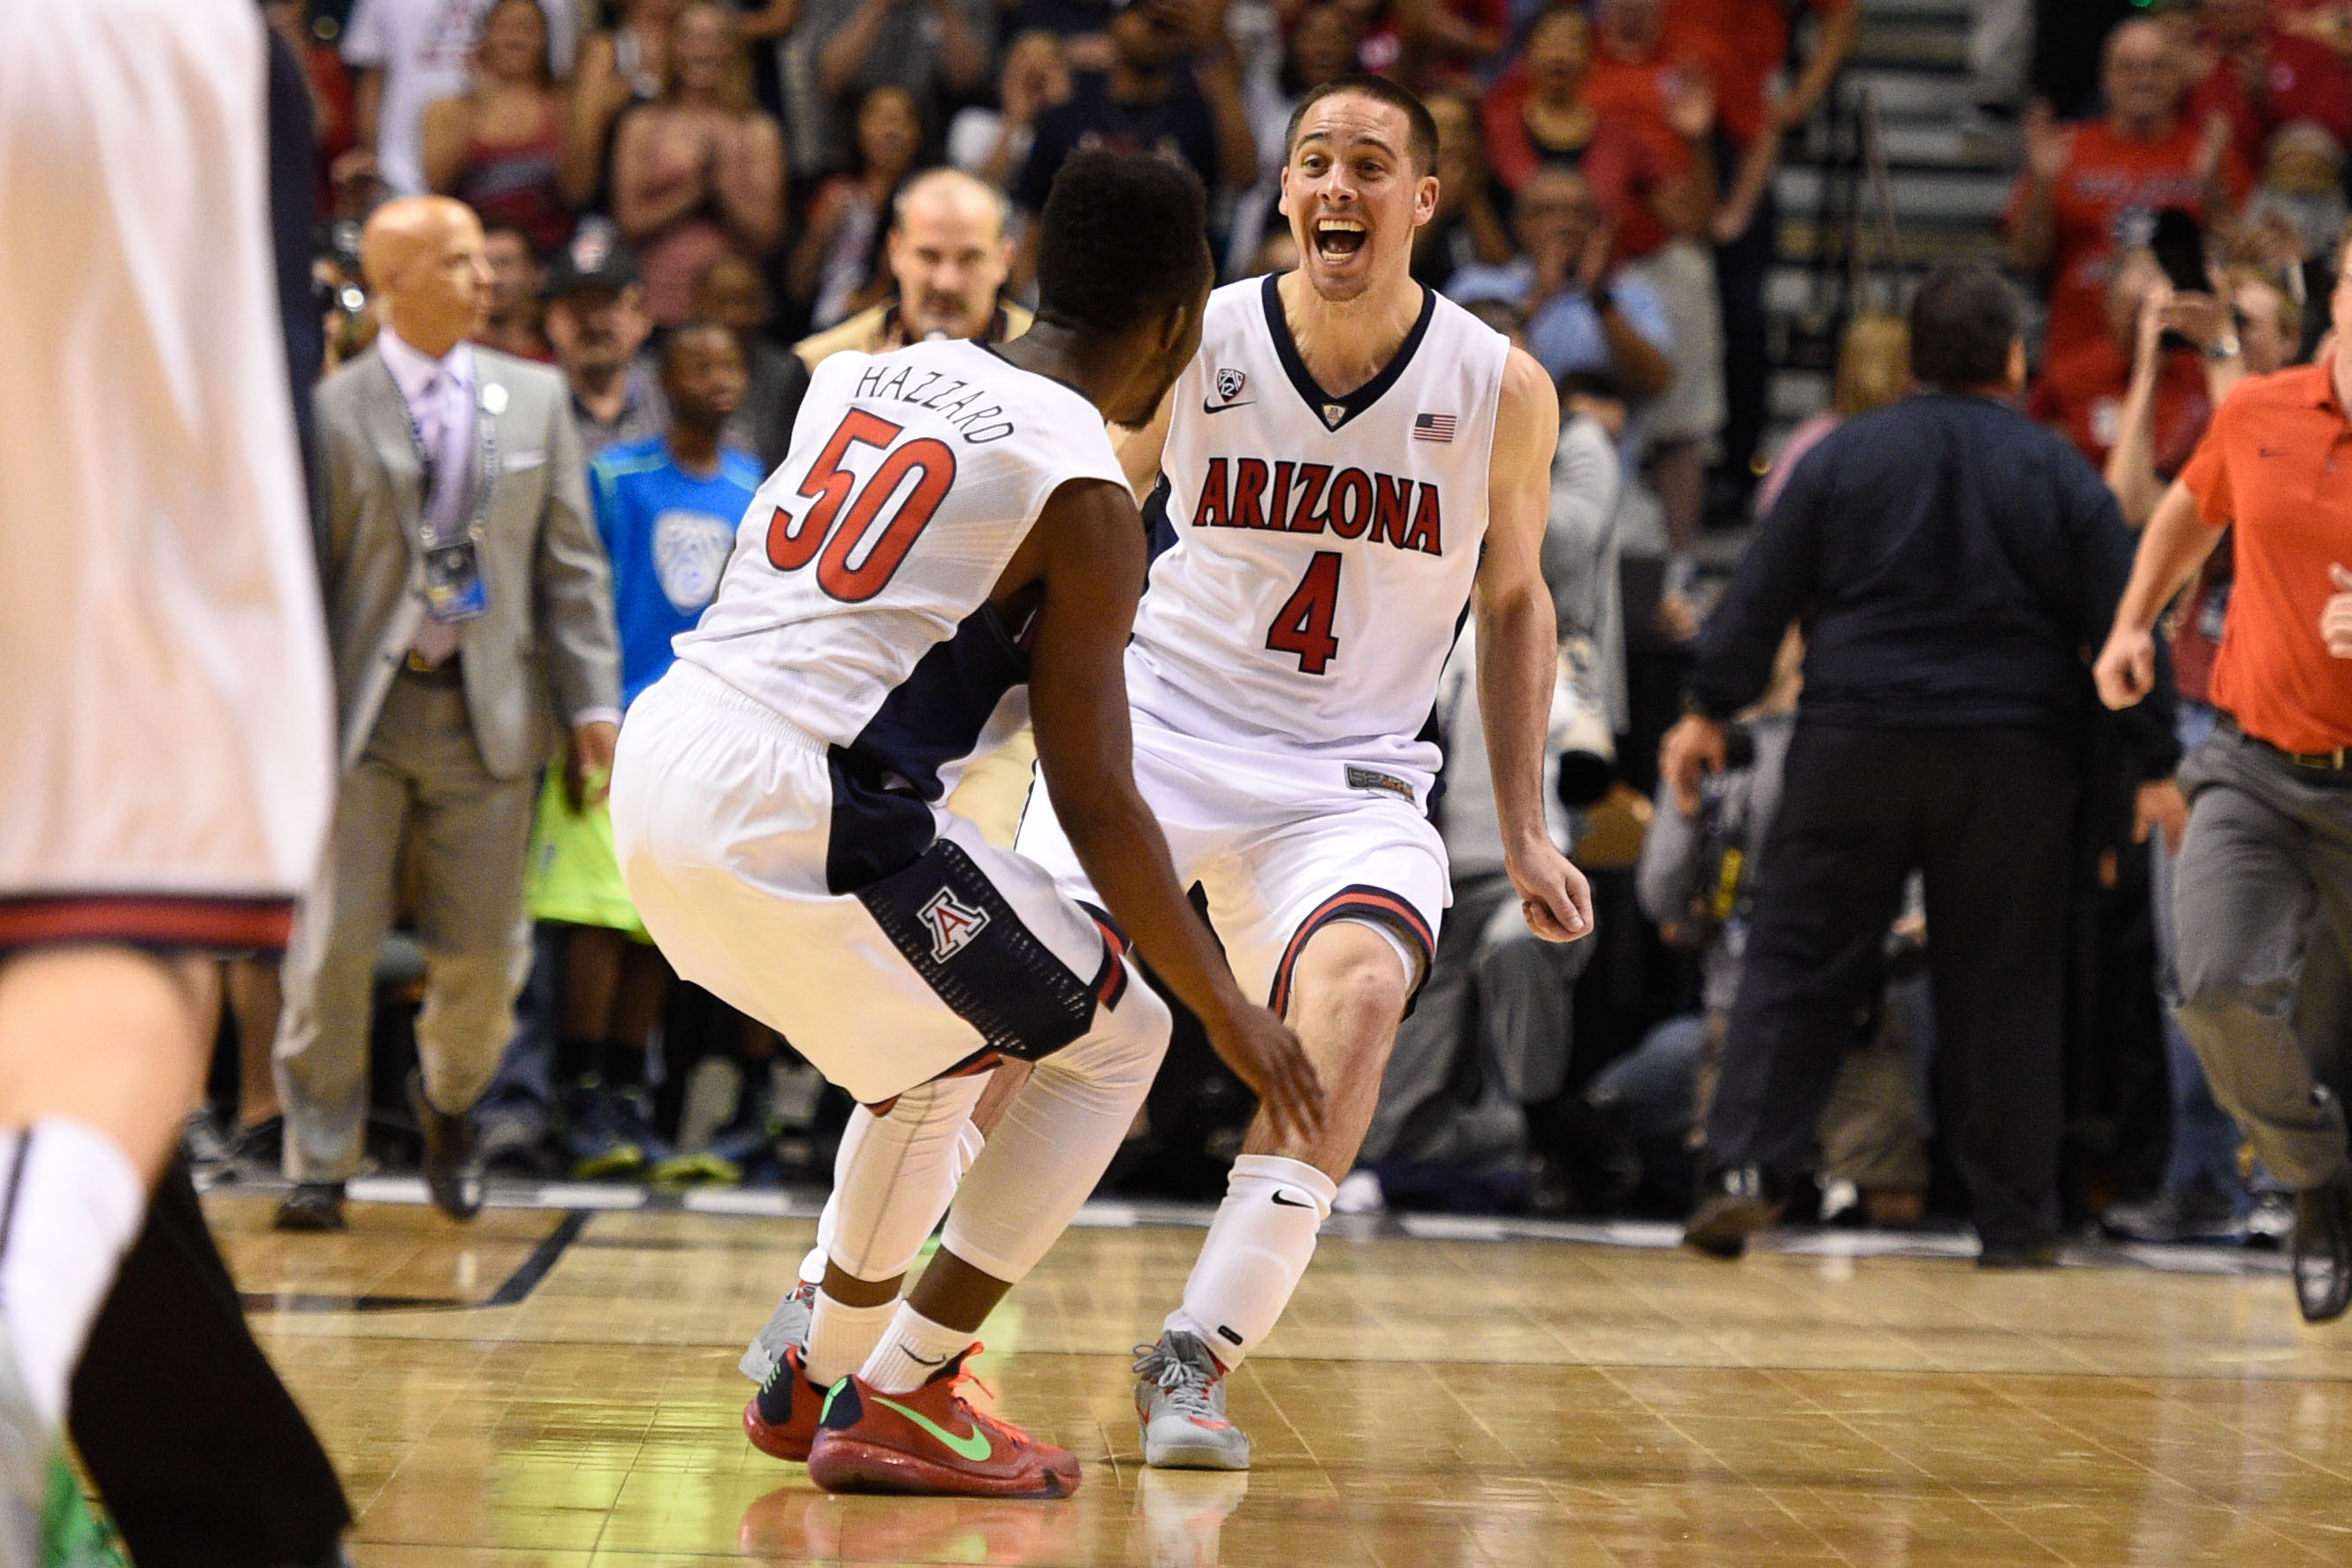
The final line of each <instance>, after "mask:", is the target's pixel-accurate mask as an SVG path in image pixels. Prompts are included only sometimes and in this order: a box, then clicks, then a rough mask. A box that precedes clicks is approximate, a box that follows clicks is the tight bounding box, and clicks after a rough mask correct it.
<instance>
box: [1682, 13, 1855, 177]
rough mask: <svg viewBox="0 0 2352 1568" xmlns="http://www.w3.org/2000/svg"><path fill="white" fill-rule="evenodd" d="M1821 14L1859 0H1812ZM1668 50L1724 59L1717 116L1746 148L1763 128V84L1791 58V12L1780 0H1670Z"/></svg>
mask: <svg viewBox="0 0 2352 1568" xmlns="http://www.w3.org/2000/svg"><path fill="white" fill-rule="evenodd" d="M1853 4H1854V0H1811V5H1812V7H1813V9H1814V10H1815V11H1816V12H1819V13H1820V14H1822V16H1827V15H1829V14H1830V13H1831V12H1832V11H1850V10H1852V9H1853ZM1666 53H1668V54H1669V55H1673V56H1675V57H1676V58H1707V59H1713V60H1716V61H1719V62H1720V65H1721V74H1720V75H1718V76H1717V78H1716V81H1715V106H1716V115H1717V118H1718V119H1719V120H1720V121H1722V123H1723V129H1724V131H1725V132H1726V133H1727V135H1729V136H1730V138H1731V139H1732V140H1733V141H1734V142H1738V143H1739V145H1741V146H1742V147H1745V146H1747V145H1748V143H1749V142H1753V141H1754V140H1756V137H1757V133H1758V132H1761V131H1762V130H1763V129H1764V119H1765V98H1764V84H1765V83H1766V82H1768V81H1770V80H1771V79H1772V74H1773V73H1774V72H1775V71H1777V70H1779V69H1780V67H1781V65H1782V63H1783V62H1785V61H1786V60H1787V59H1788V58H1789V14H1788V12H1787V11H1786V10H1784V9H1782V7H1781V0H1668V3H1667V5H1666Z"/></svg>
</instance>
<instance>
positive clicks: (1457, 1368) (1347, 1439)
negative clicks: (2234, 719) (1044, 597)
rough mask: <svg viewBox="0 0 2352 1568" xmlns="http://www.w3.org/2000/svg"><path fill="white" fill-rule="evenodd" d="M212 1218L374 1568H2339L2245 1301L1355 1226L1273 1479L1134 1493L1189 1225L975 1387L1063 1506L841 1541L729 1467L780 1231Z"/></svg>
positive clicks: (1571, 1237) (2285, 1307) (1066, 1271)
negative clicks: (1062, 1450) (1144, 1412)
mask: <svg viewBox="0 0 2352 1568" xmlns="http://www.w3.org/2000/svg"><path fill="white" fill-rule="evenodd" d="M380 1195H382V1196H385V1197H394V1198H396V1197H400V1196H404V1194H403V1193H402V1192H400V1191H398V1190H396V1189H395V1190H390V1191H387V1192H385V1193H383V1194H380ZM557 1196H559V1197H560V1196H562V1194H557ZM755 1199H756V1200H758V1201H752V1200H755ZM208 1206H209V1208H210V1212H211V1214H212V1215H213V1218H214V1221H215V1225H216V1226H218V1227H219V1229H220V1230H221V1232H222V1239H223V1245H224V1247H225V1248H226V1251H227V1252H228V1255H229V1258H230V1261H231V1265H232V1267H233V1268H235V1269H236V1273H237V1277H238V1279H239V1281H240V1283H241V1284H242V1285H243V1287H244V1289H246V1291H247V1302H248V1305H249V1307H251V1308H252V1309H253V1310H254V1312H255V1318H254V1321H255V1324H256V1328H257V1331H258V1332H259V1333H260V1335H261V1336H262V1339H263V1342H264V1343H265V1344H266V1345H268V1348H269V1349H270V1351H271V1352H272V1353H273V1354H274V1355H276V1356H277V1357H278V1361H279V1363H280V1364H281V1365H282V1366H283V1367H284V1368H285V1370H286V1373H287V1376H288V1380H289V1383H290V1384H292V1385H293V1387H294V1389H295V1391H296V1393H297V1394H299V1396H300V1397H301V1399H302V1401H303V1403H304V1405H306V1406H307V1407H308V1408H309V1410H310V1413H311V1415H312V1417H313V1419H314V1420H315V1421H316V1422H317V1423H318V1425H319V1426H320V1433H321V1436H323V1437H324V1438H325V1439H326V1442H327V1445H328V1447H329V1449H330V1451H331V1452H332V1453H333V1454H334V1456H335V1458H336V1459H337V1461H338V1463H339V1464H340V1465H341V1467H342V1469H343V1474H344V1478H345V1481H346V1484H347V1486H348V1488H349V1489H350V1492H351V1497H352V1505H353V1508H354V1509H355V1510H357V1512H358V1515H359V1521H358V1524H357V1526H356V1529H355V1531H354V1537H353V1555H354V1557H355V1558H356V1560H357V1561H358V1562H359V1563H361V1564H362V1568H394V1565H398V1568H425V1565H428V1564H429V1565H431V1568H464V1565H471V1564H481V1565H491V1564H497V1565H500V1568H519V1565H523V1564H548V1565H558V1564H560V1565H563V1568H583V1565H586V1564H592V1563H593V1564H609V1565H612V1568H650V1565H653V1564H656V1563H658V1564H664V1565H670V1564H678V1565H684V1564H702V1563H722V1562H743V1561H752V1562H761V1563H1034V1564H1072V1565H1078V1564H1087V1565H1095V1564H1115V1563H1118V1564H1123V1563H1139V1564H1142V1563H1149V1564H1162V1563H1165V1564H1184V1565H1188V1568H1190V1565H1194V1564H1210V1563H1227V1564H1234V1565H1241V1564H1271V1565H1278V1568H1310V1565H1320V1564H1326V1563H1334V1564H1336V1563H1382V1564H1398V1565H1405V1564H1412V1565H1420V1564H1432V1563H1444V1564H1449V1565H1450V1564H1489V1563H1496V1564H1502V1563H1508V1564H1518V1563H1525V1564H1529V1565H1535V1564H1542V1565H1546V1568H1553V1565H1559V1564H1585V1563H1591V1564H1609V1563H1659V1564H1664V1563H1727V1564H1729V1563H1738V1564H1742V1565H1752V1568H1770V1565H1774V1564H1781V1563H1857V1564H1864V1563H1867V1564H1882V1563H1906V1564H1916V1565H1923V1568H1925V1565H1940V1564H1969V1565H1971V1568H1982V1565H2003V1564H2010V1563H2083V1564H2102V1565H2104V1564H2114V1563H2148V1564H2166V1565H2169V1564H2175V1563H2203V1562H2213V1563H2265V1564H2267V1563H2346V1562H2352V1535H2348V1534H2347V1533H2346V1528H2345V1519H2346V1513H2345V1507H2344V1502H2345V1499H2346V1497H2347V1495H2352V1494H2347V1488H2352V1335H2347V1334H2345V1333H2341V1332H2335V1333H2331V1332H2329V1331H2315V1330H2310V1329H2306V1328H2305V1327H2304V1326H2303V1325H2302V1324H2301V1323H2300V1322H2299V1321H2297V1320H2296V1318H2295V1314H2294V1305H2293V1302H2292V1301H2291V1300H2290V1299H2289V1294H2288V1289H2287V1284H2286V1281H2285V1280H2284V1278H2283V1277H2281V1275H2280V1273H2279V1272H2278V1269H2277V1266H2276V1265H2275V1263H2272V1262H2264V1261H2259V1260H2257V1261H2253V1262H2252V1263H2249V1264H2246V1265H2244V1266H2240V1265H2239V1264H2237V1263H2236V1262H2233V1261H2225V1258H2226V1255H2216V1254H2182V1255H2179V1256H2175V1255H2173V1254H2169V1253H2149V1254H2138V1255H2132V1254H2124V1253H2119V1252H2105V1251H2101V1252H2084V1253H2082V1254H2078V1255H2076V1257H2075V1261H2077V1262H2078V1263H2080V1264H2082V1265H2084V1266H2081V1267H2074V1268H2065V1269H2062V1270H2059V1271H2057V1272H2055V1273H2048V1274H2032V1275H2016V1274H1980V1273H1979V1272H1978V1271H1977V1270H1976V1269H1975V1268H1973V1267H1972V1266H1971V1265H1970V1264H1969V1261H1968V1260H1967V1258H1966V1257H1965V1256H1964V1255H1965V1253H1966V1251H1967V1247H1966V1245H1965V1243H1964V1242H1961V1241H1958V1240H1957V1239H1952V1238H1943V1239H1938V1238H1935V1237H1928V1238H1925V1239H1924V1240H1919V1239H1911V1240H1906V1241H1903V1242H1900V1243H1895V1242H1891V1241H1885V1240H1880V1239H1874V1238H1870V1237H1860V1238H1855V1237H1799V1238H1796V1239H1795V1246H1797V1247H1801V1248H1804V1250H1785V1249H1782V1250H1773V1251H1768V1252H1764V1253H1760V1254H1759V1255H1756V1256H1753V1257H1751V1258H1748V1260H1747V1261H1745V1262H1742V1263H1739V1264H1735V1265H1723V1264H1717V1263H1713V1262H1710V1261H1708V1260H1705V1259H1701V1258H1694V1257H1690V1256H1687V1255H1685V1254H1683V1253H1681V1252H1679V1251H1676V1250H1674V1249H1672V1248H1671V1247H1664V1246H1662V1245H1660V1244H1661V1243H1662V1242H1664V1241H1667V1240H1669V1239H1670V1238H1671V1232H1670V1231H1667V1230H1664V1229H1663V1228H1661V1227H1641V1226H1633V1227H1577V1226H1539V1225H1527V1224H1520V1223H1517V1222H1507V1221H1506V1222H1490V1221H1454V1220H1435V1219H1433V1220H1415V1221H1412V1222H1410V1223H1408V1224H1399V1223H1396V1222H1393V1221H1391V1222H1384V1223H1381V1224H1377V1225H1360V1226H1356V1227H1355V1233H1354V1234H1353V1235H1350V1234H1348V1233H1346V1232H1344V1231H1338V1232H1335V1234H1332V1235H1329V1236H1327V1237H1326V1239H1325V1242H1324V1245H1323V1247H1322V1249H1321V1251H1320V1252H1319V1253H1318V1257H1317V1259H1316V1264H1315V1268H1313V1270H1312V1271H1310V1273H1309V1274H1308V1276H1307V1282H1306V1284H1305V1286H1304V1287H1303V1288H1302V1289H1301V1290H1300V1293H1299V1296H1298V1299H1297V1303H1296V1304H1295V1305H1294V1307H1293V1309H1292V1311H1291V1313H1290V1315H1289V1316H1288V1317H1287V1318H1286V1320H1285V1321H1284V1323H1283V1326H1282V1327H1281V1329H1280V1330H1279V1331H1277V1332H1276V1335H1275V1337H1274V1339H1273V1341H1272V1342H1270V1343H1269V1344H1268V1345H1267V1346H1266V1348H1265V1350H1263V1351H1261V1352H1259V1353H1258V1354H1257V1355H1255V1356H1254V1357H1253V1358H1252V1359H1251V1361H1250V1362H1249V1363H1247V1364H1246V1365H1245V1366H1244V1369H1243V1371H1242V1372H1241V1373H1240V1374H1239V1375H1238V1376H1237V1377H1236V1379H1235V1387H1234V1394H1233V1398H1234V1413H1235V1415H1236V1416H1237V1417H1238V1418H1239V1419H1241V1420H1242V1421H1244V1423H1245V1424H1246V1425H1247V1426H1249V1429H1250V1431H1251V1435H1252V1436H1253V1438H1254V1439H1255V1447H1256V1455H1257V1461H1256V1468H1255V1469H1253V1470H1252V1471H1250V1472H1249V1473H1248V1474H1247V1475H1246V1476H1217V1475H1185V1474H1170V1473H1161V1472H1157V1471H1146V1470H1144V1469H1143V1468H1141V1467H1140V1466H1139V1463H1138V1462H1137V1444H1136V1433H1135V1426H1134V1420H1133V1417H1132V1415H1131V1406H1130V1405H1129V1380H1128V1377H1127V1364H1128V1360H1129V1346H1130V1345H1132V1344H1134V1343H1135V1342H1138V1341H1141V1340H1146V1339H1149V1338H1150V1335H1151V1332H1152V1331H1153V1330H1154V1329H1155V1328H1156V1326H1157V1323H1158V1319H1159V1316H1160V1312H1161V1311H1163V1310H1165V1307H1166V1304H1167V1302H1168V1301H1170V1300H1173V1299H1174V1296H1175V1294H1176V1292H1177V1290H1178V1289H1179V1287H1180V1285H1181V1280H1182V1279H1183V1275H1184V1271H1185V1269H1186V1268H1188V1267H1189V1265H1190V1263H1191V1261H1192V1252H1193V1249H1194V1247H1196V1246H1197V1244H1198V1232H1197V1229H1194V1228H1192V1226H1190V1225H1187V1224H1185V1223H1183V1222H1184V1221H1186V1220H1188V1219H1192V1218H1194V1217H1195V1216H1192V1215H1190V1214H1189V1212H1188V1211H1181V1210H1177V1211H1160V1210H1154V1209H1152V1208H1150V1206H1149V1205H1144V1206H1142V1207H1124V1208H1123V1207H1119V1206H1113V1205H1106V1206H1105V1207H1104V1208H1101V1209H1097V1210H1096V1211H1095V1212H1094V1213H1093V1214H1092V1215H1090V1216H1089V1217H1090V1219H1091V1220H1092V1221H1093V1222H1094V1223H1092V1224H1089V1225H1087V1226H1081V1227H1080V1228H1077V1229H1074V1230H1073V1231H1072V1232H1071V1233H1070V1234H1069V1235H1068V1236H1067V1237H1065V1238H1064V1239H1063V1241H1062V1242H1061V1244H1060V1245H1059V1246H1058V1247H1055V1250H1054V1252H1053V1254H1052V1255H1051V1256H1050V1257H1049V1258H1047V1259H1046V1261H1045V1265H1044V1266H1043V1267H1042V1268H1040V1269H1039V1270H1038V1272H1037V1273H1036V1275H1034V1277H1033V1278H1032V1279H1031V1280H1030V1281H1029V1282H1028V1283H1027V1284H1026V1285H1024V1287H1023V1289H1020V1290H1018V1291H1016V1292H1015V1293H1014V1295H1013V1298H1012V1299H1011V1300H1010V1301H1008V1303H1007V1304H1006V1306H1005V1307H1004V1308H1003V1310H1000V1311H999V1312H998V1314H997V1315H996V1317H995V1318H994V1319H992V1321H990V1323H989V1325H988V1326H987V1328H986V1329H985V1330H983V1331H982V1337H983V1338H984V1339H985V1340H986V1341H987V1342H988V1346H989V1352H988V1353H987V1354H986V1355H985V1356H983V1357H982V1358H980V1361H979V1363H978V1370H979V1371H980V1373H982V1376H983V1377H985V1378H986V1379H987V1380H988V1381H989V1383H990V1384H992V1386H993V1387H994V1389H995V1390H996V1394H997V1401H996V1404H997V1408H999V1409H1000V1410H1002V1411H1003V1413H1004V1414H1005V1415H1007V1416H1008V1417H1009V1418H1011V1419H1013V1420H1014V1421H1016V1422H1018V1423H1020V1424H1022V1425H1023V1426H1027V1427H1029V1428H1030V1429H1032V1430H1034V1431H1036V1432H1037V1433H1039V1435H1041V1436H1047V1437H1050V1438H1052V1439H1054V1440H1055V1441H1057V1442H1060V1443H1064V1444H1066V1445H1068V1446H1069V1447H1071V1448H1073V1449H1074V1450H1075V1451H1076V1453H1077V1454H1078V1455H1079V1457H1080V1458H1082V1459H1084V1460H1085V1461H1086V1465H1087V1473H1086V1483H1085V1487H1084V1489H1083V1490H1081V1491H1080V1493H1079V1494H1078V1495H1077V1497H1076V1498H1075V1499H1073V1500H1070V1501H1068V1502H1066V1503H1015V1502H964V1501H952V1500H887V1499H870V1498H853V1499H840V1498H829V1497H826V1496H824V1494H822V1493H819V1492H817V1491H815V1490H814V1489H812V1488H811V1487H810V1486H809V1484H808V1482H807V1479H806V1478H805V1476H804V1475H803V1473H802V1472H801V1471H800V1470H799V1469H798V1468H797V1467H790V1466H784V1465H780V1464H777V1463H776V1462H774V1461H772V1460H770V1459H768V1458H764V1457H762V1456H761V1455H760V1454H758V1453H757V1452H755V1451H754V1450H752V1449H751V1447H750V1446H749V1444H747V1443H746V1442H745V1441H744V1440H743V1437H742V1436H741V1432H740V1426H739V1413H740V1409H741V1406H742V1404H743V1401H744V1399H745V1397H746V1396H747V1395H748V1394H749V1393H750V1384H747V1383H745V1382H744V1381H743V1379H742V1378H741V1377H740V1375H739V1374H738V1373H736V1371H735V1362H736V1358H737V1356H738V1355H739V1354H740V1352H741V1349H742V1345H743V1342H744V1340H745V1339H746V1338H747V1337H748V1335H749V1333H750V1331H751V1330H752V1329H754V1328H756V1327H757V1326H758V1325H759V1324H760V1323H761V1321H764V1319H765V1317H766V1315H767V1312H768V1310H769V1309H770V1307H771V1306H772V1305H773V1301H774V1297H775V1295H776V1292H777V1290H778V1289H779V1287H780V1286H781V1284H782V1282H783V1280H784V1279H785V1278H786V1277H787V1276H788V1274H789V1273H790V1271H791V1269H792V1267H793V1262H794V1260H795V1259H796V1258H798V1256H799V1254H800V1252H801V1251H802V1250H803V1249H804V1248H805V1247H807V1245H808V1242H809V1238H810V1237H811V1236H812V1234H813V1232H814V1220H813V1218H811V1217H806V1215H805V1212H802V1213H797V1214H795V1213H794V1212H793V1211H795V1210H796V1209H798V1210H802V1211H805V1209H806V1207H807V1206H808V1205H804V1204H795V1203H794V1202H793V1201H792V1200H784V1199H778V1198H775V1197H772V1196H770V1195H766V1194H747V1195H745V1198H744V1199H742V1200H739V1201H736V1202H733V1203H730V1204H720V1205H710V1206H713V1207H726V1208H732V1209H736V1210H745V1209H749V1210H752V1211H759V1210H761V1209H765V1210H767V1211H769V1212H767V1213H760V1212H751V1213H741V1212H736V1213H709V1212H694V1211H689V1210H687V1209H684V1208H681V1207H680V1206H678V1205H676V1204H675V1203H674V1202H661V1203H656V1204H650V1205H646V1206H643V1207H638V1208H635V1209H604V1210H595V1211H591V1210H588V1209H586V1208H582V1207H574V1208H566V1209H534V1208H524V1207H508V1208H499V1209H494V1210H492V1211H490V1212H489V1213H488V1214H486V1215H484V1216H483V1218H482V1220H481V1221H480V1222H478V1224H477V1225H476V1226H472V1227H471V1228H468V1229H460V1228H459V1227H457V1226H453V1225H450V1224H449V1223H448V1222H446V1221H445V1220H443V1219H442V1218H440V1216H438V1215H436V1214H434V1213H432V1212H431V1211H430V1210H428V1209H425V1208H424V1207H421V1206H417V1205H410V1204H405V1203H396V1202H395V1203H355V1204H354V1205H353V1206H352V1211H351V1212H352V1229H351V1230H350V1232H349V1233H347V1234H345V1235H341V1236H326V1237H284V1236H278V1235H276V1234H274V1233H272V1232H271V1231H269V1230H268V1198H267V1197H266V1196H263V1195H259V1194H248V1195H237V1194H215V1195H214V1196H213V1197H212V1198H210V1199H209V1200H208ZM698 1206H699V1205H698ZM779 1214H787V1215H792V1217H777V1215H779ZM1171 1222H1173V1223H1171ZM1890 1249H1891V1255H1876V1254H1889V1253H1890ZM2150 1264H2154V1265H2157V1266H2158V1267H2148V1266H2147V1265H2150Z"/></svg>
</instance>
